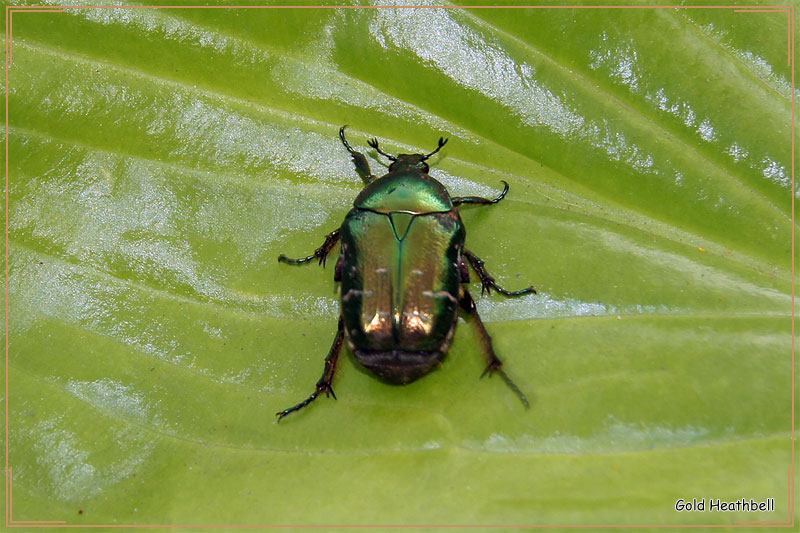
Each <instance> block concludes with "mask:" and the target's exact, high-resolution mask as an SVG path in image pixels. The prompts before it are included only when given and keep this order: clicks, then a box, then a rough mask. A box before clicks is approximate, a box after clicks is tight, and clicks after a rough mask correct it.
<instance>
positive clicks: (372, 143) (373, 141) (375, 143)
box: [367, 138, 397, 161]
mask: <svg viewBox="0 0 800 533" xmlns="http://www.w3.org/2000/svg"><path fill="white" fill-rule="evenodd" d="M367 144H368V145H370V146H372V147H373V148H375V150H376V151H377V152H378V153H379V154H381V155H382V156H383V157H386V158H388V159H390V160H392V161H397V158H396V157H395V156H393V155H389V154H387V153H386V152H384V151H383V150H381V149H380V148H378V139H374V138H373V139H370V140H368V141H367Z"/></svg>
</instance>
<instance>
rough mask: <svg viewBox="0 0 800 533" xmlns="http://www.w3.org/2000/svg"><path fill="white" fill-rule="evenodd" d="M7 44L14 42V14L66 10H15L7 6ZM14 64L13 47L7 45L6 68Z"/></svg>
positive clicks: (63, 10)
mask: <svg viewBox="0 0 800 533" xmlns="http://www.w3.org/2000/svg"><path fill="white" fill-rule="evenodd" d="M8 7H9V8H10V9H8V13H9V15H8V42H9V43H13V42H14V13H65V12H66V11H67V10H66V9H38V8H39V6H36V9H17V7H16V6H8ZM13 64H14V47H13V46H11V45H10V44H9V47H8V66H9V67H10V66H12V65H13Z"/></svg>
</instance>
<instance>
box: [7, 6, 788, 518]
mask: <svg viewBox="0 0 800 533" xmlns="http://www.w3.org/2000/svg"><path fill="white" fill-rule="evenodd" d="M320 8H321V9H398V8H400V9H403V8H408V9H733V10H734V12H737V13H748V12H752V13H784V12H785V13H786V14H787V17H788V18H789V22H788V24H787V26H788V27H787V33H788V35H787V37H788V38H789V39H788V41H789V42H788V46H787V47H788V49H789V61H788V65H789V66H790V67H791V66H792V63H793V62H792V59H793V57H794V32H793V28H794V6H772V8H763V6H752V7H748V6H563V5H562V6H508V5H506V6H453V5H450V6H413V5H403V6H252V5H251V6H8V5H7V6H6V28H7V29H8V31H7V32H6V68H5V78H6V80H5V81H6V95H5V110H6V117H5V118H6V121H5V122H6V124H5V133H6V139H5V141H6V142H5V145H6V146H5V155H6V162H5V171H6V175H5V182H6V188H5V202H6V205H5V207H6V209H5V211H6V212H5V219H6V228H5V244H6V249H5V327H6V336H5V337H6V338H5V351H6V354H5V355H6V361H5V369H6V379H5V392H6V402H5V404H6V405H5V417H6V428H5V433H6V446H5V455H6V489H7V490H6V526H8V527H31V526H35V527H116V528H120V527H122V528H125V527H141V528H155V527H174V528H187V527H236V528H253V527H270V528H272V527H311V528H313V527H353V528H363V527H386V528H400V527H441V528H455V527H459V528H476V527H486V528H492V527H520V528H555V527H559V528H583V527H595V528H610V527H619V528H634V527H637V528H639V527H648V528H666V527H681V528H693V527H707V528H720V527H793V526H794V486H793V481H794V475H793V474H794V467H795V457H794V455H795V454H794V452H795V420H794V418H795V416H794V415H795V406H794V403H795V402H794V396H795V375H794V370H795V358H794V356H795V342H794V333H795V328H794V316H795V312H794V311H795V306H794V298H795V282H794V272H795V260H794V251H795V242H794V237H795V229H794V222H795V206H794V189H795V155H794V143H795V124H794V117H795V109H794V106H795V74H794V69H791V76H792V99H791V117H792V127H791V144H792V147H791V148H792V149H791V168H792V178H791V185H792V187H791V193H792V205H791V214H792V217H791V218H792V227H791V252H792V254H791V255H792V257H791V270H792V280H791V295H792V302H791V315H792V326H791V333H792V350H791V354H792V357H791V369H792V375H791V393H792V403H791V415H792V416H791V451H792V454H791V455H792V458H791V465H790V467H789V472H788V502H787V504H788V507H789V509H788V520H787V521H786V522H783V521H781V522H778V521H761V522H733V525H731V524H677V525H661V524H571V525H570V524H563V525H546V524H543V525H525V524H489V525H464V524H459V525H442V524H418V525H405V524H384V525H380V526H375V525H367V524H343V525H336V526H331V525H323V524H305V525H304V524H294V525H276V524H253V525H248V524H210V525H200V524H153V525H147V524H130V525H126V524H116V525H107V524H86V525H84V524H67V523H66V522H63V521H33V520H25V521H14V520H13V518H12V516H13V515H12V512H13V511H12V509H13V507H12V506H13V498H12V490H13V481H12V475H11V473H12V470H11V467H10V466H9V448H8V431H9V425H8V420H9V414H8V396H9V394H8V390H9V389H8V386H9V380H8V364H9V348H8V343H9V339H8V268H9V267H8V263H9V251H8V222H9V215H8V206H9V162H8V159H9V158H8V154H9V143H8V139H9V106H8V89H9V81H8V70H9V67H10V66H11V53H12V34H11V31H12V24H13V13H14V11H27V12H40V13H41V12H56V13H58V12H65V11H66V10H67V9H320Z"/></svg>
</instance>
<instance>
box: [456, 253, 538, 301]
mask: <svg viewBox="0 0 800 533" xmlns="http://www.w3.org/2000/svg"><path fill="white" fill-rule="evenodd" d="M464 256H465V257H466V258H467V260H468V261H469V264H470V265H472V268H474V269H475V272H477V274H478V277H479V278H480V279H481V294H483V293H484V292H491V290H492V289H494V290H496V291H497V292H499V293H500V294H505V295H506V296H522V295H523V294H529V293H533V294H536V289H534V288H533V287H532V286H531V287H528V288H526V289H521V290H518V291H507V290H505V289H504V288H503V287H501V286H500V285H498V284H497V283H496V282H495V280H494V278H493V277H492V275H491V274H489V272H487V271H486V267H485V266H484V265H485V264H486V263H484V262H483V260H482V259H481V258H480V257H478V256H477V255H475V254H473V253H472V252H470V251H469V250H466V249H465V250H464Z"/></svg>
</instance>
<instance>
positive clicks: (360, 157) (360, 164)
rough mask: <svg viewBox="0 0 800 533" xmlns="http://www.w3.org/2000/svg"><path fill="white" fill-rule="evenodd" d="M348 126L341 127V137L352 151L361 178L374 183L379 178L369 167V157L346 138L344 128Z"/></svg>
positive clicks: (345, 145) (349, 150) (346, 146)
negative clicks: (354, 147) (355, 148)
mask: <svg viewBox="0 0 800 533" xmlns="http://www.w3.org/2000/svg"><path fill="white" fill-rule="evenodd" d="M346 127H347V126H342V127H341V128H339V138H340V139H341V140H342V144H344V147H345V148H347V151H348V152H350V155H351V156H352V157H353V164H354V165H355V166H356V172H357V173H358V175H359V176H361V179H362V180H364V183H372V182H373V181H375V180H376V179H378V178H377V177H376V176H374V175H373V174H372V171H371V170H370V169H369V163H367V158H366V157H364V154H362V153H361V152H356V151H355V150H353V147H352V146H350V143H349V142H347V139H345V138H344V129H345V128H346Z"/></svg>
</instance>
